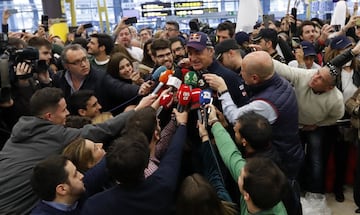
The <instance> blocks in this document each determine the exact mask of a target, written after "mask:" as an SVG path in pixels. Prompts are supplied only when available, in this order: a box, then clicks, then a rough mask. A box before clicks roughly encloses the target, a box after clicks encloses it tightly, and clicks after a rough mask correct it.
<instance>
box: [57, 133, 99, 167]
mask: <svg viewBox="0 0 360 215" xmlns="http://www.w3.org/2000/svg"><path fill="white" fill-rule="evenodd" d="M62 154H63V155H65V156H66V157H67V158H68V159H69V160H71V161H72V162H73V164H74V165H75V166H76V168H77V169H78V170H79V171H80V172H82V173H85V172H86V171H87V170H89V169H90V168H92V167H94V166H95V165H96V164H98V163H99V162H100V161H101V159H102V158H103V157H104V156H105V150H104V149H103V144H102V143H94V142H93V141H91V140H88V139H84V138H81V137H80V138H77V139H75V140H74V141H72V142H71V143H70V144H69V145H68V146H67V147H66V148H65V149H64V150H63V153H62Z"/></svg>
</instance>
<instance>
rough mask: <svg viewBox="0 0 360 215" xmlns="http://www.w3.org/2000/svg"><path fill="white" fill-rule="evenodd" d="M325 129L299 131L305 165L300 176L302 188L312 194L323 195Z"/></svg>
mask: <svg viewBox="0 0 360 215" xmlns="http://www.w3.org/2000/svg"><path fill="white" fill-rule="evenodd" d="M325 134H326V127H318V128H316V129H315V130H313V131H300V138H301V141H302V144H303V146H304V147H305V163H304V167H303V171H302V174H301V181H302V182H303V188H304V189H305V190H306V191H309V192H312V193H325V183H324V182H325V180H324V174H325V164H324V147H323V145H324V137H325Z"/></svg>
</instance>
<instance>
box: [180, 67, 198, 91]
mask: <svg viewBox="0 0 360 215" xmlns="http://www.w3.org/2000/svg"><path fill="white" fill-rule="evenodd" d="M198 80H199V78H198V76H197V74H196V72H194V71H190V72H188V73H186V75H185V76H184V83H185V84H186V85H189V86H190V87H191V88H193V87H197V85H198Z"/></svg>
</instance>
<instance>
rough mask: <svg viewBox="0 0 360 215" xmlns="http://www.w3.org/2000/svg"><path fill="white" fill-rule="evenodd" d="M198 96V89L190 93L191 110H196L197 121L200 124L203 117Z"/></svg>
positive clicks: (199, 91)
mask: <svg viewBox="0 0 360 215" xmlns="http://www.w3.org/2000/svg"><path fill="white" fill-rule="evenodd" d="M200 94H201V89H200V88H194V89H192V91H191V110H195V109H196V113H197V116H198V120H199V121H200V122H201V123H202V122H203V117H202V115H201V106H200Z"/></svg>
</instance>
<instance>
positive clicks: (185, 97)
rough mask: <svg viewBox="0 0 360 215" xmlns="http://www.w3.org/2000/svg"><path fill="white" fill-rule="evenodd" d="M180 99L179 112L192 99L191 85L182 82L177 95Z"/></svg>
mask: <svg viewBox="0 0 360 215" xmlns="http://www.w3.org/2000/svg"><path fill="white" fill-rule="evenodd" d="M176 97H177V99H178V106H177V109H178V111H179V112H183V111H184V108H185V107H186V106H187V105H188V104H189V103H190V101H191V89H190V87H189V86H187V85H185V84H182V85H181V86H180V88H179V90H178V92H177V95H176Z"/></svg>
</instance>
